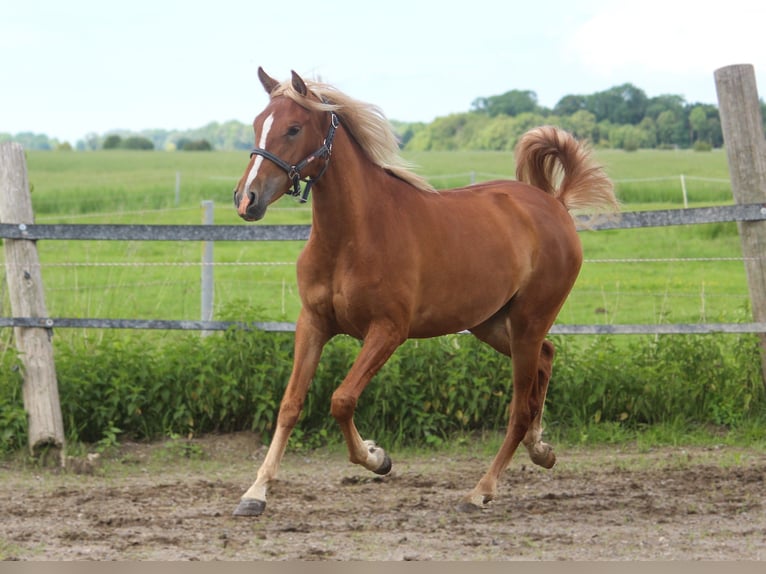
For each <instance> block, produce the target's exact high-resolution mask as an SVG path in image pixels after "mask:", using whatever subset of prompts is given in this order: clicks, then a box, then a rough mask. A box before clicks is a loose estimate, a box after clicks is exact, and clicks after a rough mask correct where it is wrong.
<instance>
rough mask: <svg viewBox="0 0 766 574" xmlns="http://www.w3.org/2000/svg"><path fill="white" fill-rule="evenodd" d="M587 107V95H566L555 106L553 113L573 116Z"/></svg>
mask: <svg viewBox="0 0 766 574" xmlns="http://www.w3.org/2000/svg"><path fill="white" fill-rule="evenodd" d="M586 109H587V98H586V97H585V96H564V97H563V98H561V99H560V100H559V101H558V103H557V104H556V105H555V106H553V113H554V114H556V115H557V116H562V117H563V116H571V115H573V114H576V113H577V112H579V111H584V110H586Z"/></svg>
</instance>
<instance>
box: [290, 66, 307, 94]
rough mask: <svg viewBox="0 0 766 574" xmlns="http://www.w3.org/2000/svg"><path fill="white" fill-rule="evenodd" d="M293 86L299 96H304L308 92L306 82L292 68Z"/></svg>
mask: <svg viewBox="0 0 766 574" xmlns="http://www.w3.org/2000/svg"><path fill="white" fill-rule="evenodd" d="M293 88H295V91H296V92H298V93H299V94H300V95H301V96H305V95H307V94H308V93H309V91H308V89H307V88H306V82H304V81H303V79H302V78H301V77H300V76H299V75H298V74H296V73H295V70H293Z"/></svg>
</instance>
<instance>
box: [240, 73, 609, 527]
mask: <svg viewBox="0 0 766 574" xmlns="http://www.w3.org/2000/svg"><path fill="white" fill-rule="evenodd" d="M258 76H259V78H260V81H261V83H262V84H263V87H264V88H265V89H266V92H268V94H269V96H270V99H269V103H268V105H267V106H266V108H265V109H264V110H263V111H262V112H261V113H260V114H259V115H258V116H257V117H256V118H255V121H254V122H253V129H254V132H255V142H256V146H257V147H256V148H255V149H254V150H253V152H252V154H251V156H250V162H249V164H248V166H247V169H246V170H245V173H244V175H243V176H242V179H240V180H239V182H238V184H237V187H236V189H235V190H234V204H235V206H236V208H237V212H238V214H239V215H240V216H241V217H242V218H243V219H245V220H247V221H254V220H258V219H261V218H262V217H263V216H264V214H265V212H266V208H267V207H268V205H269V204H271V203H273V202H274V201H276V200H277V199H279V198H280V197H281V196H282V195H283V194H285V193H290V194H292V195H299V196H301V197H302V199H304V200H305V199H306V196H307V195H308V191H309V189H312V187H313V192H314V194H313V198H312V213H313V215H312V227H311V234H310V237H309V239H308V241H307V243H306V245H305V247H304V249H303V251H302V252H301V254H300V256H299V258H298V262H297V274H298V289H299V291H300V297H301V302H302V309H301V311H300V314H299V316H298V319H297V322H296V327H295V355H294V358H293V368H292V374H291V375H290V379H289V382H288V384H287V388H286V389H285V393H284V396H283V398H282V402H281V404H280V407H279V415H278V418H277V424H276V429H275V431H274V435H273V438H272V441H271V444H270V446H269V449H268V452H267V454H266V458H265V459H264V461H263V463H262V464H261V467H260V469H259V470H258V474H257V477H256V480H255V483H254V484H253V485H252V486H251V487H250V488H249V489H248V490H247V492H245V494H244V496H243V497H242V499H241V501H240V504H239V505H238V507H237V509H236V510H235V512H234V514H235V515H240V516H242V515H244V516H253V515H259V514H261V513H262V512H263V511H264V509H265V506H266V494H267V489H268V486H269V482H270V481H271V480H272V479H274V478H275V476H276V474H277V470H278V468H279V464H280V461H281V459H282V455H283V453H284V451H285V447H286V445H287V441H288V438H289V436H290V433H291V431H292V429H293V427H294V426H295V424H296V422H297V420H298V417H299V415H300V412H301V409H302V407H303V403H304V400H305V398H306V394H307V391H308V388H309V384H310V383H311V379H312V377H313V376H314V373H315V371H316V368H317V365H318V363H319V359H320V355H321V353H322V348H323V347H324V345H325V344H326V343H327V342H328V340H330V338H332V337H333V336H335V335H337V334H340V333H345V334H348V335H351V336H353V337H356V338H358V339H361V340H362V341H363V344H362V347H361V350H360V352H359V355H358V356H357V357H356V359H355V361H354V363H353V365H352V366H351V369H350V370H349V372H348V374H347V375H346V377H345V378H344V379H343V381H342V382H341V384H340V385H339V386H338V388H337V389H336V390H335V392H334V393H333V395H332V402H331V405H330V412H331V414H332V416H333V417H334V418H335V419H336V420H337V422H338V424H339V426H340V430H341V432H342V433H343V435H344V437H345V439H346V443H347V445H348V453H349V458H350V460H351V462H352V463H355V464H361V465H362V466H364V467H365V468H367V469H369V470H371V471H373V472H375V473H378V474H387V473H388V472H389V471H390V470H391V459H390V458H389V456H388V455H387V454H386V452H385V451H384V450H383V449H382V448H381V447H379V446H377V445H376V444H375V443H374V442H373V441H371V440H363V439H362V437H361V436H360V434H359V432H358V431H357V429H356V426H355V425H354V419H353V415H354V408H355V406H356V403H357V400H358V399H359V396H360V395H361V393H362V391H363V390H364V388H365V386H366V385H367V383H369V382H370V379H372V377H373V376H374V375H375V373H376V372H378V370H379V369H380V368H381V367H382V366H383V364H384V363H385V362H386V361H387V360H388V358H389V357H391V355H392V354H393V353H394V351H395V350H396V349H397V347H399V346H400V345H401V344H402V343H403V342H404V341H405V340H406V339H408V338H422V337H436V336H439V335H445V334H449V333H456V332H459V331H462V330H468V331H470V332H471V333H473V334H474V335H475V336H476V337H478V338H479V339H480V340H482V341H484V342H485V343H487V344H488V345H490V346H491V347H493V348H494V349H496V350H497V351H499V352H500V353H503V354H505V355H508V356H509V357H513V397H512V400H511V404H510V417H509V422H508V428H507V431H506V435H505V439H504V441H503V443H502V446H501V447H500V450H499V451H498V453H497V455H496V456H495V458H494V460H493V462H492V464H491V466H490V467H489V469H488V470H487V472H486V473H485V474H484V476H483V477H482V478H481V479H480V480H479V482H478V484H477V485H476V486H475V487H474V489H473V490H472V491H470V492H469V493H468V494H466V495H465V496H464V497H463V498H462V499H461V501H460V503H459V505H458V508H460V509H463V510H469V509H474V508H481V507H482V506H483V505H485V504H486V503H487V502H488V501H490V500H492V499H493V498H494V497H495V495H496V492H497V481H498V478H499V476H500V474H501V473H502V472H503V471H504V470H505V469H506V467H507V466H508V464H509V463H510V460H511V457H512V456H513V454H514V452H515V451H516V449H517V447H518V446H519V444H520V443H523V444H524V446H525V447H526V449H527V450H528V451H529V455H530V457H531V459H532V461H533V462H535V463H536V464H538V465H541V466H543V467H545V468H550V467H552V466H553V465H554V463H555V461H556V457H555V455H554V453H553V450H552V448H551V447H550V446H549V445H548V444H546V443H544V442H542V439H541V436H542V427H541V425H540V419H541V417H542V414H543V405H544V402H545V394H546V391H547V389H548V381H549V379H550V376H551V364H552V361H553V355H554V348H553V345H552V344H551V343H550V342H549V341H547V340H546V339H545V337H546V335H547V333H548V330H549V329H550V327H551V325H552V324H553V322H554V320H555V318H556V315H557V314H558V312H559V310H560V309H561V306H562V305H563V304H564V301H565V299H566V297H567V295H568V294H569V292H570V290H571V289H572V286H573V285H574V282H575V279H576V278H577V275H578V272H579V270H580V265H581V263H582V250H581V246H580V240H579V238H578V236H577V233H576V230H575V224H574V220H573V217H572V215H571V214H570V213H569V211H568V210H571V209H573V208H578V209H579V208H594V207H608V208H616V206H617V203H616V200H615V196H614V193H613V189H612V184H611V182H610V180H609V179H608V178H607V176H606V175H605V174H604V172H603V171H602V169H601V168H600V167H598V166H595V165H593V163H592V161H591V158H590V157H589V155H588V153H587V152H586V150H585V149H584V148H582V147H581V146H580V145H579V144H578V143H577V142H576V141H575V139H574V138H573V137H572V136H571V135H569V134H568V133H566V132H563V131H561V130H559V129H557V128H554V127H541V128H537V129H533V130H530V131H529V132H527V133H526V134H525V135H524V136H523V137H522V138H521V140H520V142H519V144H518V147H517V149H516V162H517V168H516V175H517V179H518V181H513V180H507V181H505V180H504V181H492V182H487V183H479V184H476V185H472V186H470V187H465V188H460V189H454V190H449V191H441V192H437V191H435V190H434V189H433V188H432V187H431V186H430V185H429V184H428V183H427V182H426V181H425V180H424V179H423V178H421V177H419V176H418V175H416V174H415V173H413V172H412V171H410V170H409V169H408V165H407V164H406V162H404V161H403V160H402V159H401V157H400V156H399V153H398V142H397V140H396V137H395V135H394V133H393V131H392V129H391V127H390V125H389V124H388V122H387V120H386V119H385V117H384V115H383V114H382V113H381V111H380V110H379V109H378V108H377V107H376V106H372V105H370V104H365V103H362V102H359V101H356V100H354V99H352V98H350V97H348V96H346V95H345V94H343V93H341V92H340V91H338V90H337V89H334V88H333V87H331V86H328V85H326V84H322V83H319V82H309V81H304V80H303V79H302V78H301V77H300V76H298V75H297V74H296V73H295V72H293V73H292V78H291V80H289V81H286V82H284V83H280V82H277V81H276V80H274V79H272V78H270V77H269V76H268V75H267V74H266V73H265V72H264V71H263V69H260V68H259V70H258ZM559 179H560V180H561V181H560V183H556V182H557V181H558V180H559ZM301 183H303V184H304V185H305V186H306V188H305V190H304V191H303V192H301ZM466 384H470V381H466Z"/></svg>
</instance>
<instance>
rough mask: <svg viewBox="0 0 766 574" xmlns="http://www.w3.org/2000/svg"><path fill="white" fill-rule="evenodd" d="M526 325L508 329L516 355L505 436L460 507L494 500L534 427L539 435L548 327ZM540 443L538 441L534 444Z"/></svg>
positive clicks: (466, 508) (512, 348)
mask: <svg viewBox="0 0 766 574" xmlns="http://www.w3.org/2000/svg"><path fill="white" fill-rule="evenodd" d="M525 327H527V328H524V329H521V328H519V326H518V325H516V326H515V328H514V330H513V331H511V329H510V328H508V333H509V338H510V354H511V355H512V356H513V397H512V399H511V405H510V416H509V420H508V428H507V430H506V434H505V439H504V440H503V444H502V445H501V446H500V450H499V451H498V453H497V455H495V458H494V460H493V461H492V464H491V465H490V468H489V470H487V472H486V473H485V474H484V476H483V477H482V478H481V479H480V480H479V482H478V484H477V485H476V486H475V487H474V489H473V490H472V491H471V492H470V493H468V494H467V495H466V496H465V497H464V498H463V499H462V501H461V503H460V505H459V506H458V508H459V509H460V510H473V509H476V508H481V507H482V506H483V505H484V504H486V503H487V502H489V501H491V500H492V499H493V498H494V497H495V494H496V492H497V481H498V479H499V477H500V475H501V474H502V473H503V471H504V470H505V469H506V468H507V467H508V465H509V464H510V462H511V458H512V457H513V454H514V453H515V452H516V449H517V448H518V446H519V444H521V442H522V441H523V440H525V439H526V438H527V436H528V433H529V432H530V430H532V431H533V433H532V436H533V437H536V436H538V434H539V433H536V432H535V431H534V429H535V426H534V425H535V424H536V425H538V426H537V428H538V429H539V422H540V421H539V417H540V416H541V414H542V403H541V401H542V400H544V398H545V396H544V394H543V393H542V392H541V391H542V390H544V389H547V380H546V379H547V377H545V376H543V380H544V382H543V381H540V373H539V372H538V363H541V361H540V360H539V359H540V354H541V353H542V352H543V343H544V339H545V335H546V333H547V328H545V329H540V330H538V329H530V328H529V326H528V325H527V326H525ZM538 331H539V332H538ZM480 338H481V337H480ZM493 346H494V345H493ZM550 348H552V345H551V347H549V349H550ZM551 358H552V357H551ZM542 363H543V364H544V363H545V361H544V360H543V361H542ZM549 374H550V370H548V376H549ZM541 383H542V384H541ZM536 444H537V443H536V441H535V442H534V445H536ZM550 455H552V453H550ZM546 459H547V457H546ZM533 460H534V457H533ZM554 460H555V458H554Z"/></svg>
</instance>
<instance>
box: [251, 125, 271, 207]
mask: <svg viewBox="0 0 766 574" xmlns="http://www.w3.org/2000/svg"><path fill="white" fill-rule="evenodd" d="M273 123H274V114H269V117H267V118H266V121H264V122H263V131H262V132H261V139H260V140H258V147H259V148H261V149H266V138H267V137H268V135H269V130H271V124H273ZM262 163H263V156H262V155H258V156H255V161H254V162H253V167H252V168H250V173H248V174H247V180H246V181H245V189H244V191H245V193H247V191H248V190H249V189H250V186H251V185H252V184H253V182H254V181H255V178H256V177H258V169H259V168H260V167H261V164H262Z"/></svg>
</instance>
